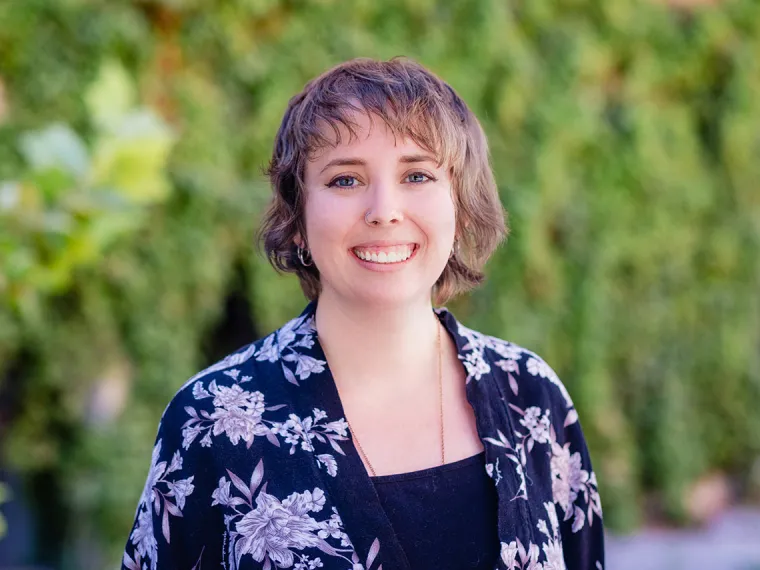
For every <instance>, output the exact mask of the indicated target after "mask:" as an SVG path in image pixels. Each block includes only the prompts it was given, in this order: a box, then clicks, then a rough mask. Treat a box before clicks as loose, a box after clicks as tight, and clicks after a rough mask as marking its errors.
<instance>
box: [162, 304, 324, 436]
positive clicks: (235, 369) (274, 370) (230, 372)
mask: <svg viewBox="0 0 760 570" xmlns="http://www.w3.org/2000/svg"><path fill="white" fill-rule="evenodd" d="M312 325H313V321H312V320H311V319H309V318H305V317H304V316H303V315H302V316H299V317H296V318H293V319H291V320H290V321H288V322H286V323H285V324H284V325H283V326H282V327H280V328H279V329H277V330H274V331H272V332H270V333H269V334H267V335H265V336H263V337H261V338H259V339H257V340H255V341H253V342H251V343H249V344H247V345H245V346H243V347H241V348H239V349H238V350H236V351H234V352H232V353H231V354H228V355H227V356H225V357H224V358H222V359H220V360H219V361H217V362H214V363H213V364H211V365H210V366H207V367H206V368H204V369H203V370H201V371H199V372H198V373H197V374H194V375H193V376H192V377H190V378H189V379H187V380H186V381H185V382H184V383H183V384H182V386H181V387H180V388H179V389H178V390H177V391H176V392H175V393H174V395H173V397H172V398H171V400H170V401H169V403H168V404H167V405H166V407H165V409H164V412H163V414H162V416H161V424H164V425H176V424H177V423H179V424H180V425H182V426H183V432H184V433H188V432H189V433H190V434H192V430H187V429H186V426H184V424H185V423H186V422H187V421H189V420H191V419H192V418H193V417H200V416H199V415H198V414H203V410H204V409H206V408H208V409H209V410H210V411H213V410H214V409H215V408H219V407H223V408H227V409H241V410H243V411H246V412H251V411H253V412H256V411H258V410H259V408H260V407H263V405H264V404H263V402H264V394H267V396H269V397H270V398H271V397H272V396H277V397H278V398H282V397H284V394H283V393H282V391H283V386H282V382H281V380H282V375H283V367H281V366H280V363H279V361H280V360H281V359H282V360H287V359H288V358H289V354H290V351H288V349H289V348H291V347H292V346H296V345H297V346H302V347H311V346H312V345H313V342H314V341H313V332H314V328H313V326H312ZM190 437H191V435H188V436H186V438H185V442H184V443H185V445H187V439H188V438H190Z"/></svg>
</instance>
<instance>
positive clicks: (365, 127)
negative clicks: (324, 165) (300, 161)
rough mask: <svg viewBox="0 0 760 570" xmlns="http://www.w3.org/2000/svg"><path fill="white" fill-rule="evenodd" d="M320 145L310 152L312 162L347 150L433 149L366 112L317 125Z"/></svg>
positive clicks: (348, 114)
mask: <svg viewBox="0 0 760 570" xmlns="http://www.w3.org/2000/svg"><path fill="white" fill-rule="evenodd" d="M318 130H319V135H320V139H321V140H320V144H319V145H318V146H317V147H316V148H315V149H314V150H313V151H312V152H311V153H310V154H309V161H310V162H322V161H324V160H329V159H330V158H331V157H334V156H335V155H337V154H343V153H345V152H347V151H351V152H361V151H363V150H367V151H370V150H376V149H377V147H378V146H382V147H383V150H384V151H385V152H393V151H396V152H397V153H402V152H408V151H415V152H428V153H429V152H431V151H430V149H426V148H423V147H422V146H420V144H418V143H417V142H415V141H414V140H413V139H412V138H411V137H409V136H407V135H406V134H405V133H403V132H399V130H398V129H397V128H394V127H393V126H391V125H390V124H389V123H388V121H386V120H385V119H384V118H383V117H380V116H378V115H375V114H372V113H369V112H364V111H350V112H348V113H346V121H345V122H328V121H325V120H323V121H321V122H320V123H319V126H318Z"/></svg>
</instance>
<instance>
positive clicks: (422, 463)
mask: <svg viewBox="0 0 760 570" xmlns="http://www.w3.org/2000/svg"><path fill="white" fill-rule="evenodd" d="M465 378H466V376H465V370H464V368H463V367H462V365H461V362H460V361H459V360H458V358H457V356H456V354H455V353H454V354H451V353H449V354H448V355H447V356H446V357H445V359H444V362H443V369H442V376H441V386H440V387H439V386H438V385H437V383H436V382H435V380H436V379H435V378H434V377H432V376H431V381H430V382H428V383H426V384H424V385H422V386H419V387H418V388H416V389H412V390H409V391H405V392H401V393H396V392H389V393H387V394H384V395H383V396H382V397H374V398H370V399H367V398H359V397H350V396H348V397H343V396H342V397H341V402H342V404H343V408H344V410H345V413H346V416H347V417H348V421H349V423H350V426H351V431H352V432H353V436H354V439H355V440H358V442H359V446H358V447H360V448H361V449H360V456H361V458H362V462H363V463H364V466H365V468H366V469H367V471H368V472H369V473H371V472H372V470H374V472H375V474H376V475H378V476H379V475H388V474H394V473H405V472H409V471H415V470H419V469H425V468H428V467H434V466H437V465H440V464H441V455H442V450H441V447H442V446H441V442H442V441H443V457H444V462H445V463H451V462H453V461H458V460H461V459H463V458H466V457H471V456H473V455H475V454H476V453H480V452H481V451H483V443H482V441H481V439H480V438H479V436H478V432H477V428H476V422H475V414H474V410H473V408H472V406H471V405H470V403H469V401H468V400H467V395H466V391H465ZM410 384H412V383H411V382H410ZM418 384H419V383H418ZM441 402H442V403H443V406H441Z"/></svg>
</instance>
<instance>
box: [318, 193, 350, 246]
mask: <svg viewBox="0 0 760 570" xmlns="http://www.w3.org/2000/svg"><path fill="white" fill-rule="evenodd" d="M331 198H332V197H330V196H316V197H313V198H311V199H310V200H309V201H308V202H307V203H306V233H307V235H308V239H309V242H310V246H311V247H312V248H313V249H314V250H316V251H320V250H321V249H323V248H324V247H326V246H328V245H329V246H333V245H335V243H336V242H342V241H343V239H344V236H345V235H346V233H347V232H348V229H349V227H350V226H351V223H352V220H354V217H355V213H354V212H353V209H352V208H350V204H349V203H348V201H347V200H335V199H331Z"/></svg>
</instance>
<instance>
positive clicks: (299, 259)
mask: <svg viewBox="0 0 760 570" xmlns="http://www.w3.org/2000/svg"><path fill="white" fill-rule="evenodd" d="M296 250H297V252H298V261H300V262H301V265H303V266H304V267H309V266H311V265H313V264H314V262H313V261H312V259H311V254H310V253H309V250H308V249H306V250H305V249H303V248H302V247H301V246H300V245H299V246H297V247H296ZM304 252H306V255H307V256H308V257H309V263H306V262H305V261H304V260H303V257H304Z"/></svg>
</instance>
